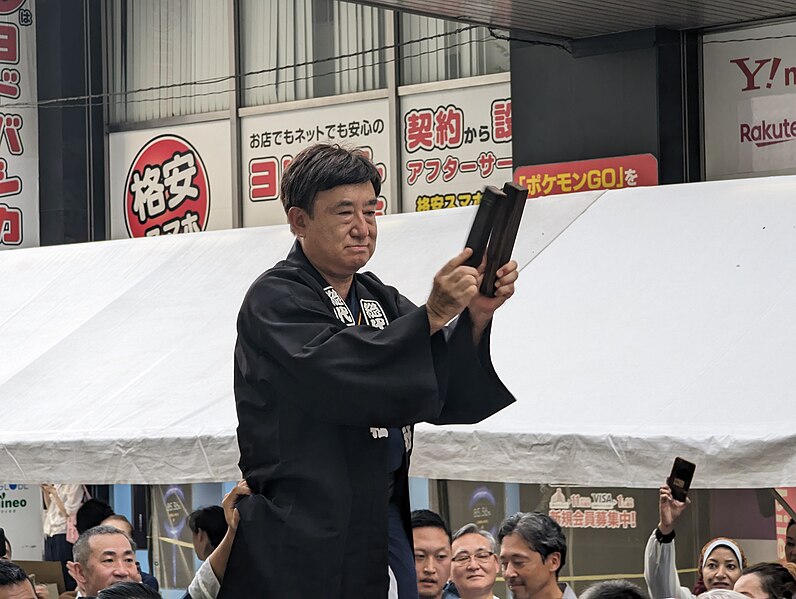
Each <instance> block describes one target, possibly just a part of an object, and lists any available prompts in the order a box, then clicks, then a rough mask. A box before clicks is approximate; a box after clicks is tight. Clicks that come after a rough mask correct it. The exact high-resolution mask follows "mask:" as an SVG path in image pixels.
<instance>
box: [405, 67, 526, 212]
mask: <svg viewBox="0 0 796 599" xmlns="http://www.w3.org/2000/svg"><path fill="white" fill-rule="evenodd" d="M401 112H402V146H403V168H402V177H403V180H402V189H403V202H404V208H405V210H407V211H413V210H414V211H424V210H439V209H442V208H453V207H456V206H469V205H474V204H478V203H479V202H480V201H481V190H482V189H483V188H484V187H485V186H486V185H498V186H501V185H502V184H503V183H504V182H505V181H506V179H508V178H509V173H510V172H511V168H512V161H511V98H510V89H509V84H507V83H499V84H492V85H483V86H476V87H468V88H466V89H457V90H447V91H444V92H427V93H421V94H411V95H406V96H403V97H402V98H401Z"/></svg>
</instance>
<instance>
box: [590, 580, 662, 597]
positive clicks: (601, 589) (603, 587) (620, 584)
mask: <svg viewBox="0 0 796 599" xmlns="http://www.w3.org/2000/svg"><path fill="white" fill-rule="evenodd" d="M580 599H647V594H646V593H645V592H644V591H643V590H642V589H641V588H640V587H637V586H636V585H634V584H633V583H632V582H628V581H627V580H605V581H603V582H598V583H595V584H593V585H591V586H590V587H589V588H588V589H586V590H585V591H584V592H583V594H582V595H581V596H580Z"/></svg>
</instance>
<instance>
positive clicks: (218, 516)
mask: <svg viewBox="0 0 796 599" xmlns="http://www.w3.org/2000/svg"><path fill="white" fill-rule="evenodd" d="M188 526H189V527H190V529H191V531H193V533H194V534H196V533H198V532H199V531H200V530H203V531H205V532H206V533H207V538H208V539H209V540H210V544H211V545H212V546H213V549H215V548H216V547H218V546H219V545H220V544H221V539H223V538H224V535H225V534H227V520H226V518H224V508H222V507H221V506H220V505H211V506H209V507H201V508H199V509H198V510H196V511H194V512H191V515H190V516H188Z"/></svg>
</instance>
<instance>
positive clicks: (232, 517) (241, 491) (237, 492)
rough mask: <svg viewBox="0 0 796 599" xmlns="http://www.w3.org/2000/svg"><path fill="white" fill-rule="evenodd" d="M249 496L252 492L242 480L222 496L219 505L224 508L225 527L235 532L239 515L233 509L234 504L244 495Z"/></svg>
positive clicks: (235, 509) (236, 510)
mask: <svg viewBox="0 0 796 599" xmlns="http://www.w3.org/2000/svg"><path fill="white" fill-rule="evenodd" d="M251 494H252V491H251V489H250V488H249V483H247V482H246V480H245V479H244V480H242V481H240V482H239V483H238V484H237V485H235V486H234V487H232V490H231V491H230V492H229V493H227V494H226V495H225V496H224V500H223V501H222V502H221V505H222V507H223V508H224V518H225V519H226V521H227V526H229V528H230V530H232V531H235V530H237V529H238V522H240V514H239V513H238V508H236V507H235V504H237V503H238V501H239V500H240V498H241V497H243V496H244V495H251Z"/></svg>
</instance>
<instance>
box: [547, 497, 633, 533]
mask: <svg viewBox="0 0 796 599" xmlns="http://www.w3.org/2000/svg"><path fill="white" fill-rule="evenodd" d="M549 506H550V509H549V512H548V515H549V516H550V517H551V518H552V519H553V520H555V521H556V522H558V523H559V524H560V525H561V526H563V527H564V528H636V525H637V519H638V518H637V514H636V509H635V508H636V500H635V499H634V498H633V497H626V496H624V495H617V496H616V497H614V496H613V494H612V493H589V494H588V495H581V494H579V493H572V494H570V495H569V497H567V496H566V495H565V494H564V492H563V491H562V490H561V488H560V487H559V488H557V489H556V490H555V493H553V496H552V497H551V498H550V504H549Z"/></svg>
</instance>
